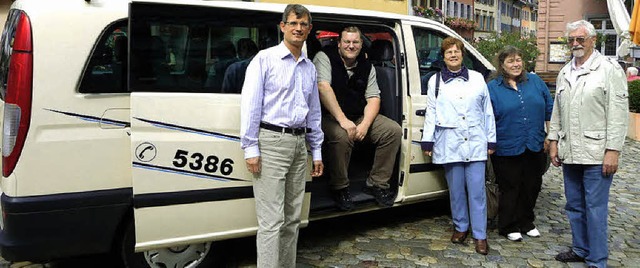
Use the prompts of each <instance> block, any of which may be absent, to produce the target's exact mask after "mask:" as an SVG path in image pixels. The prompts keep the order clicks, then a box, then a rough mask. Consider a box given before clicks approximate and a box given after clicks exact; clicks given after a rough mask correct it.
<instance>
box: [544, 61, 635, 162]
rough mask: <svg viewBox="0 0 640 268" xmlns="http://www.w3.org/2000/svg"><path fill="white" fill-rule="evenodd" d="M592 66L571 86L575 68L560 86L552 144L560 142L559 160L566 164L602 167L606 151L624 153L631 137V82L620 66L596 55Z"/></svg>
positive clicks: (566, 73) (564, 72)
mask: <svg viewBox="0 0 640 268" xmlns="http://www.w3.org/2000/svg"><path fill="white" fill-rule="evenodd" d="M590 57H593V60H592V61H591V64H590V65H589V66H585V69H584V70H577V72H579V74H578V78H577V82H576V83H575V84H574V85H573V86H572V85H571V83H570V82H569V76H570V74H571V64H572V62H569V63H568V64H567V65H565V66H564V67H563V68H562V70H560V73H559V74H558V79H557V83H556V97H555V100H554V102H553V113H552V115H551V125H550V127H549V134H548V136H547V138H548V139H549V140H552V141H553V140H555V141H558V157H559V158H560V160H561V161H562V162H563V163H565V164H587V165H589V164H596V165H598V164H602V161H603V159H604V153H605V150H606V149H609V150H615V151H621V150H622V146H623V144H624V138H625V135H626V134H627V125H628V121H629V101H628V92H627V80H626V77H625V73H624V71H623V70H622V67H620V65H619V64H618V63H617V62H615V61H613V60H611V59H609V58H607V57H605V56H603V55H602V54H600V53H599V52H597V51H594V53H593V54H591V56H590Z"/></svg>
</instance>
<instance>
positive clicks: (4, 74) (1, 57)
mask: <svg viewBox="0 0 640 268" xmlns="http://www.w3.org/2000/svg"><path fill="white" fill-rule="evenodd" d="M19 18H20V11H19V10H17V9H12V10H11V11H9V14H8V17H7V21H6V23H5V25H4V31H3V32H2V39H0V99H2V100H4V96H5V94H6V93H7V82H8V81H7V79H8V78H9V63H10V60H11V53H12V52H13V38H14V37H15V34H16V26H17V24H18V19H19Z"/></svg>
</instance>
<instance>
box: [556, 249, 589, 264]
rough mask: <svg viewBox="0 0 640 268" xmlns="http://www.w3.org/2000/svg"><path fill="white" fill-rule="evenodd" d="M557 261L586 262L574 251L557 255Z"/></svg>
mask: <svg viewBox="0 0 640 268" xmlns="http://www.w3.org/2000/svg"><path fill="white" fill-rule="evenodd" d="M556 261H560V262H584V258H583V257H580V256H578V254H576V253H575V252H573V250H571V249H570V250H569V251H565V252H560V253H558V255H556Z"/></svg>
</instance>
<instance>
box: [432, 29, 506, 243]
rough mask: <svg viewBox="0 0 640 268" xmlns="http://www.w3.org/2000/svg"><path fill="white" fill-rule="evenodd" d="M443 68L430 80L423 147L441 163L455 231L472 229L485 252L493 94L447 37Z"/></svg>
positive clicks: (456, 237)
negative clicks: (486, 188) (486, 164)
mask: <svg viewBox="0 0 640 268" xmlns="http://www.w3.org/2000/svg"><path fill="white" fill-rule="evenodd" d="M440 51H441V53H442V55H443V56H444V63H445V66H446V67H445V68H443V69H442V71H440V72H439V73H436V75H433V76H432V77H431V78H430V79H429V83H428V93H427V110H426V114H425V120H424V132H423V133H424V134H423V136H422V150H423V151H424V153H425V155H427V156H431V157H432V162H433V163H435V164H443V166H444V170H445V177H446V179H447V184H448V186H449V197H450V201H451V214H452V215H451V216H452V218H453V224H454V227H455V230H454V232H453V235H452V236H451V242H453V243H456V244H461V243H464V240H465V239H466V238H467V234H468V233H469V228H471V231H472V232H471V234H472V236H473V238H474V241H475V249H476V252H478V253H480V254H483V255H486V254H488V252H489V244H488V243H487V205H486V193H485V188H484V184H485V178H484V172H485V163H486V160H487V156H488V155H489V154H492V153H493V151H494V149H495V145H496V128H495V121H494V117H493V108H492V107H491V99H490V97H489V91H488V89H487V84H486V83H485V80H484V77H483V76H482V75H481V74H480V73H478V72H475V71H472V70H469V69H467V68H466V67H465V66H463V65H462V58H463V52H464V44H463V43H462V41H460V40H459V39H456V38H454V37H447V38H445V39H444V40H443V41H442V46H441V48H440Z"/></svg>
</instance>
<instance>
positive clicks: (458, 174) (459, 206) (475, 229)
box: [444, 161, 487, 239]
mask: <svg viewBox="0 0 640 268" xmlns="http://www.w3.org/2000/svg"><path fill="white" fill-rule="evenodd" d="M485 165H486V162H485V161H476V162H466V163H464V162H458V163H449V164H444V173H445V178H446V179H447V184H448V185H449V199H450V203H451V218H452V219H453V225H454V227H455V229H456V231H458V232H465V231H468V230H469V225H471V229H472V232H471V234H472V236H473V238H475V239H487V193H486V192H485V189H484V183H485V181H484V170H485Z"/></svg>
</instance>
